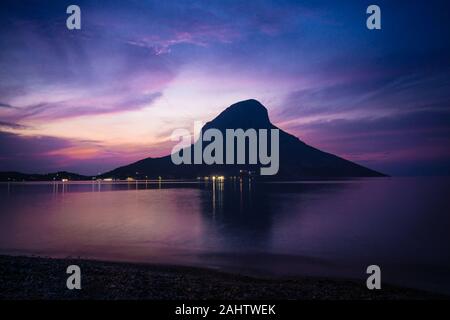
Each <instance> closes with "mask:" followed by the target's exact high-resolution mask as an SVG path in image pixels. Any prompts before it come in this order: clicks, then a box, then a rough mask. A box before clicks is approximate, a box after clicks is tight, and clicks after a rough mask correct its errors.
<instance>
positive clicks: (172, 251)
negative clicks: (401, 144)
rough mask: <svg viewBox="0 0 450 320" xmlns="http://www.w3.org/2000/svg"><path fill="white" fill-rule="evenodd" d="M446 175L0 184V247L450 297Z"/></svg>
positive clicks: (0, 249)
mask: <svg viewBox="0 0 450 320" xmlns="http://www.w3.org/2000/svg"><path fill="white" fill-rule="evenodd" d="M449 186H450V181H449V179H447V178H385V179H384V178H383V179H367V180H343V181H309V182H296V183H266V184H261V183H249V182H248V181H241V180H239V179H236V180H231V181H230V180H227V181H225V182H221V181H215V182H211V181H158V180H156V181H150V180H149V181H130V182H122V183H116V182H114V183H113V182H102V183H99V182H96V181H94V182H85V183H72V182H69V183H61V182H59V183H56V182H55V183H9V184H8V183H4V184H0V201H1V213H0V252H1V253H14V254H22V253H24V254H38V255H48V256H56V257H65V256H81V257H84V258H96V259H106V260H124V261H141V262H154V263H173V264H183V265H199V266H207V267H216V268H222V269H226V270H237V271H240V272H246V273H251V274H255V273H275V274H279V275H320V276H344V277H355V278H364V277H365V268H366V267H367V265H369V264H378V265H380V266H381V269H382V272H383V279H385V280H386V279H387V281H389V282H393V283H399V284H402V285H407V286H411V287H420V288H427V289H437V290H441V291H445V292H450V255H449V252H450V235H449V232H448V230H450V229H449V227H450V216H449V213H450V210H449V208H450V205H449V202H450V200H449V198H450V197H449V190H450V189H449Z"/></svg>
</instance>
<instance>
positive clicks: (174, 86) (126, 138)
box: [0, 0, 450, 175]
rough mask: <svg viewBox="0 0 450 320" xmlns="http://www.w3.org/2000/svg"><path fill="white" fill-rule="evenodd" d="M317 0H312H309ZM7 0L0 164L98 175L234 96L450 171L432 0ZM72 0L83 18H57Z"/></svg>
mask: <svg viewBox="0 0 450 320" xmlns="http://www.w3.org/2000/svg"><path fill="white" fill-rule="evenodd" d="M311 3H312V4H311ZM311 3H309V2H306V1H305V2H301V1H128V2H126V4H125V2H124V1H107V2H97V1H76V2H73V1H71V2H67V1H20V2H18V1H8V0H7V1H2V2H1V4H0V19H1V21H2V25H3V26H2V28H1V29H0V47H1V48H2V49H1V50H0V171H7V170H8V171H9V170H15V171H24V172H49V171H59V170H69V171H75V172H79V173H84V174H97V173H98V172H103V171H106V170H110V169H113V168H114V167H116V166H119V165H124V164H127V163H129V162H132V161H136V160H139V159H141V158H145V157H148V156H153V157H156V156H161V155H165V154H167V153H168V152H169V151H170V150H171V148H172V146H173V145H174V142H172V141H170V133H171V132H172V130H174V129H176V128H187V129H189V130H191V131H192V130H193V123H194V121H198V120H201V121H204V122H206V121H208V120H211V119H212V118H213V117H215V116H216V115H217V114H218V113H219V112H220V111H222V110H223V109H224V108H226V107H227V106H229V105H231V104H233V103H235V102H237V101H239V100H244V99H249V98H254V99H257V100H259V101H261V102H262V103H263V104H264V105H265V106H266V107H267V108H268V110H269V115H270V117H271V119H272V122H273V123H274V124H276V125H277V126H279V127H280V128H282V129H284V130H286V131H288V132H290V133H292V134H294V135H296V136H298V137H299V138H300V139H302V140H303V141H305V142H306V143H308V144H310V145H312V146H315V147H317V148H319V149H323V150H325V151H328V152H331V153H335V154H337V155H339V156H343V157H345V158H347V159H349V160H353V161H355V162H357V163H360V164H363V165H366V166H369V167H370V168H373V169H376V170H379V171H382V172H385V173H388V174H392V175H429V174H431V175H448V174H450V149H449V145H450V144H449V142H450V72H449V71H450V44H449V41H448V39H450V28H449V24H448V23H447V20H446V16H445V13H446V12H448V11H449V7H450V5H448V4H446V3H445V2H442V1H415V2H414V4H411V2H410V1H395V2H394V1H378V2H377V4H378V5H379V6H380V7H381V9H382V30H381V31H369V30H368V29H367V28H366V27H365V19H366V14H365V10H366V8H367V6H368V5H369V4H372V3H368V2H367V1H346V2H345V3H337V2H336V1H311ZM69 4H78V5H79V6H80V7H81V12H82V29H81V30H75V31H69V30H67V28H66V26H65V20H66V17H67V14H66V13H65V11H66V7H67V6H68V5H69Z"/></svg>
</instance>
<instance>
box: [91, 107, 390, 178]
mask: <svg viewBox="0 0 450 320" xmlns="http://www.w3.org/2000/svg"><path fill="white" fill-rule="evenodd" d="M213 128H214V129H217V130H220V131H221V132H222V133H223V135H224V136H225V130H226V129H243V130H247V129H256V130H257V129H279V128H277V127H276V126H274V125H273V124H272V123H271V122H270V119H269V115H268V112H267V109H266V108H265V107H264V106H263V105H262V104H261V103H260V102H258V101H257V100H253V99H251V100H245V101H241V102H238V103H235V104H233V105H231V106H230V107H228V108H227V109H225V110H224V111H223V112H222V113H220V114H219V115H218V116H217V117H216V118H215V119H213V120H212V121H210V122H208V123H206V124H205V126H204V127H203V128H202V132H205V131H206V130H207V129H213ZM269 137H270V135H269ZM196 143H198V142H196ZM208 143H211V142H203V148H205V147H206V146H207V145H208ZM224 144H225V142H224ZM193 146H194V145H191V146H190V147H189V148H186V149H183V153H184V152H191V155H192V159H193V149H194V148H193ZM279 146H280V149H279V157H280V158H279V159H280V160H279V171H278V173H277V174H276V175H274V176H262V177H264V178H265V179H270V178H272V179H282V180H294V179H301V178H325V177H380V176H384V175H383V174H382V173H379V172H376V171H374V170H371V169H368V168H366V167H363V166H361V165H358V164H356V163H353V162H351V161H348V160H345V159H343V158H340V157H338V156H335V155H333V154H330V153H326V152H323V151H321V150H318V149H316V148H313V147H311V146H309V145H307V144H305V143H304V142H302V141H301V140H300V139H298V138H297V137H295V136H293V135H291V134H289V133H287V132H285V131H283V130H281V129H279ZM268 149H269V150H270V145H269V146H268ZM246 150H248V147H247V148H246ZM224 153H225V152H224ZM235 154H236V153H235ZM246 157H248V153H247V154H246ZM224 159H225V154H224ZM246 159H248V158H246ZM234 163H236V161H235V162H234ZM247 163H248V162H247ZM261 166H262V165H261V164H259V163H258V164H256V165H249V164H245V165H243V164H213V165H206V164H180V165H175V164H174V163H173V162H172V159H171V156H170V155H168V156H165V157H160V158H146V159H143V160H140V161H137V162H135V163H132V164H129V165H126V166H123V167H119V168H117V169H114V170H112V171H109V172H106V173H104V174H102V175H101V176H100V177H103V178H116V179H124V178H127V177H134V178H142V179H153V178H158V177H162V178H164V179H166V178H196V177H199V176H200V177H202V176H210V175H224V176H238V175H240V174H242V172H254V173H255V174H256V175H259V169H260V167H261Z"/></svg>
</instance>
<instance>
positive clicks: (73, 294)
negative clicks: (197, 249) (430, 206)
mask: <svg viewBox="0 0 450 320" xmlns="http://www.w3.org/2000/svg"><path fill="white" fill-rule="evenodd" d="M71 264H75V265H78V266H80V268H81V286H82V289H81V290H68V289H67V287H66V280H67V277H69V276H70V275H68V274H66V268H67V267H68V266H69V265H71ZM448 298H449V297H447V296H442V295H439V294H433V293H429V292H424V291H419V290H413V289H403V288H397V287H392V286H386V285H384V286H383V288H382V289H381V290H373V291H370V290H368V289H367V288H366V286H365V282H364V281H353V280H332V279H323V278H295V279H291V278H290V279H286V278H253V277H247V276H242V275H235V274H229V273H223V272H218V271H213V270H208V269H201V268H191V267H178V266H163V265H149V264H134V263H116V262H102V261H91V260H78V259H51V258H37V257H22V256H20V257H17V256H3V255H0V300H22V299H27V300H28V299H33V300H36V299H45V300H60V299H62V300H72V299H95V300H117V299H119V300H130V299H133V300H134V299H155V300H190V299H192V300H195V299H196V300H204V299H219V300H229V299H238V300H241V299H242V300H243V299H275V300H286V299H288V300H311V299H318V300H354V299H357V300H404V299H427V300H428V299H448Z"/></svg>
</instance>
